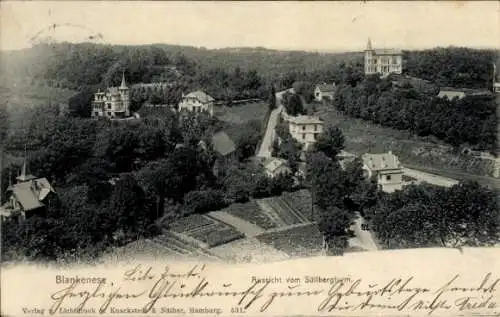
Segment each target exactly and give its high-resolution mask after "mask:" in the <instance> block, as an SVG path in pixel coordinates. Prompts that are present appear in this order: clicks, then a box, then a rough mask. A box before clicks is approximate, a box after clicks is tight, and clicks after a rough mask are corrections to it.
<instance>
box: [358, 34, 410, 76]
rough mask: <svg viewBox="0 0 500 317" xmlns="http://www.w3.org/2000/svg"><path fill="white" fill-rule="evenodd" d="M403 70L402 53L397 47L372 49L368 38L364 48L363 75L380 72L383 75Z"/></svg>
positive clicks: (399, 72)
mask: <svg viewBox="0 0 500 317" xmlns="http://www.w3.org/2000/svg"><path fill="white" fill-rule="evenodd" d="M402 72H403V53H402V51H401V50H399V49H373V48H372V42H371V41H370V39H368V44H367V45H366V50H365V75H373V74H380V75H381V76H382V77H385V76H387V75H389V74H401V73H402Z"/></svg>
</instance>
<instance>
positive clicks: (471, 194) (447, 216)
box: [366, 182, 500, 249]
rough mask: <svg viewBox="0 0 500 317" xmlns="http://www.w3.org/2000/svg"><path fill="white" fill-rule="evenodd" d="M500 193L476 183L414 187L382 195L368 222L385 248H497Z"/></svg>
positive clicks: (369, 214) (371, 210)
mask: <svg viewBox="0 0 500 317" xmlns="http://www.w3.org/2000/svg"><path fill="white" fill-rule="evenodd" d="M497 201H498V193H495V192H494V191H492V190H490V189H488V188H486V187H482V186H480V185H479V184H477V183H476V182H461V183H459V184H457V185H454V186H452V187H451V188H443V187H437V186H433V185H426V184H422V185H418V186H417V185H411V186H407V187H405V188H403V190H402V191H396V192H395V193H392V194H383V195H380V196H379V200H378V201H377V203H376V204H375V205H373V206H372V207H371V208H368V209H366V218H367V219H369V221H370V223H371V224H372V229H373V230H374V231H375V232H377V237H378V239H379V240H380V242H381V243H382V244H383V245H384V247H385V248H389V249H398V248H418V247H462V246H492V245H495V244H496V243H498V241H500V236H499V234H498V233H499V229H500V217H499V211H498V205H497Z"/></svg>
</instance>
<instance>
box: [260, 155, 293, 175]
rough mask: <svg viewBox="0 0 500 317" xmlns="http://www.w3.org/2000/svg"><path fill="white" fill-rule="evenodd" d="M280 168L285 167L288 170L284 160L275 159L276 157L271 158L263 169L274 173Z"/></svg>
mask: <svg viewBox="0 0 500 317" xmlns="http://www.w3.org/2000/svg"><path fill="white" fill-rule="evenodd" d="M281 166H285V167H287V168H288V163H287V161H286V160H284V159H282V158H277V157H273V158H271V159H270V160H269V161H268V162H267V163H266V164H265V165H264V168H265V169H266V170H267V171H269V172H271V173H273V172H274V171H276V170H277V169H278V168H279V167H281Z"/></svg>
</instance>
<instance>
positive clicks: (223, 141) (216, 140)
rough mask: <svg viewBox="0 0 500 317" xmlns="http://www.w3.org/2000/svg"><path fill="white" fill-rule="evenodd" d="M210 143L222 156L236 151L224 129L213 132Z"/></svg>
mask: <svg viewBox="0 0 500 317" xmlns="http://www.w3.org/2000/svg"><path fill="white" fill-rule="evenodd" d="M212 144H213V146H214V150H215V151H216V152H217V153H219V154H221V155H223V156H226V155H228V154H230V153H233V152H234V151H236V146H235V145H234V142H233V141H232V140H231V138H229V136H228V135H227V134H226V132H224V131H221V132H217V133H216V134H214V136H213V137H212Z"/></svg>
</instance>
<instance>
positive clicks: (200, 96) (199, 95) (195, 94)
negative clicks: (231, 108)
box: [183, 90, 214, 103]
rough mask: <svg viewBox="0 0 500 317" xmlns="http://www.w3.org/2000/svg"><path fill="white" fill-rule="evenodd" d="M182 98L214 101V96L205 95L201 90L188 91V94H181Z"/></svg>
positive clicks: (206, 101)
mask: <svg viewBox="0 0 500 317" xmlns="http://www.w3.org/2000/svg"><path fill="white" fill-rule="evenodd" d="M183 98H195V99H198V100H199V101H200V102H201V103H208V102H212V101H214V98H212V97H211V96H209V95H207V94H206V93H204V92H203V91H201V90H197V91H193V92H190V93H189V94H187V95H185V96H183Z"/></svg>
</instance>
